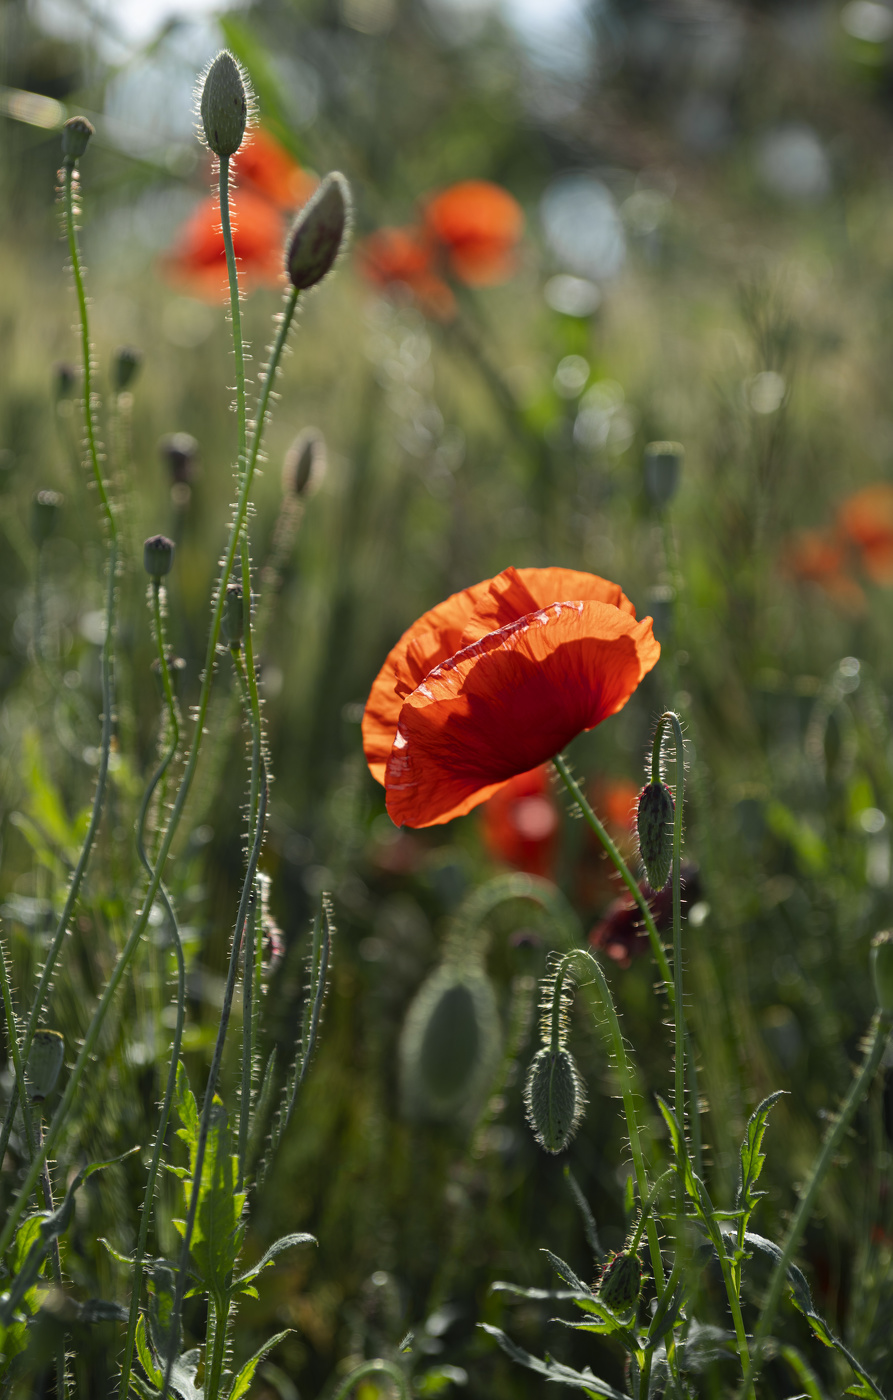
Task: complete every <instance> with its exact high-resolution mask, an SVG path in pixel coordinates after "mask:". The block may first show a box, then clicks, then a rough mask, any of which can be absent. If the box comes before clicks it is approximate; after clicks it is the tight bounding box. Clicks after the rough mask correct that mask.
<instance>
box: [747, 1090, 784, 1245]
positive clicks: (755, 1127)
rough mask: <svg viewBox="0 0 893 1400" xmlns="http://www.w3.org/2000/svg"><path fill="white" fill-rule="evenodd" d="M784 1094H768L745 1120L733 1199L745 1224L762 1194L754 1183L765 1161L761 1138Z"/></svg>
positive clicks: (781, 1092)
mask: <svg viewBox="0 0 893 1400" xmlns="http://www.w3.org/2000/svg"><path fill="white" fill-rule="evenodd" d="M784 1092H785V1091H784V1089H777V1090H776V1091H775V1093H774V1094H769V1096H768V1097H767V1098H765V1099H763V1102H762V1103H761V1104H758V1105H757V1107H756V1108H755V1109H754V1111H753V1113H752V1114H751V1115H750V1117H749V1118H748V1120H747V1127H746V1129H745V1132H744V1140H743V1142H742V1143H741V1152H740V1157H741V1174H740V1177H739V1180H738V1195H737V1197H736V1199H735V1204H736V1206H737V1207H738V1209H739V1210H740V1211H742V1212H743V1215H744V1221H745V1224H746V1223H747V1221H748V1219H749V1218H750V1216H751V1214H752V1213H753V1211H754V1208H755V1207H756V1205H757V1202H758V1201H759V1200H760V1198H761V1197H762V1195H763V1194H764V1193H763V1192H762V1191H757V1190H756V1183H757V1181H758V1180H759V1178H760V1173H761V1172H762V1170H763V1165H764V1163H765V1161H766V1154H765V1152H763V1150H762V1148H763V1138H764V1137H765V1134H766V1128H767V1126H768V1120H769V1113H770V1110H771V1109H772V1107H773V1105H774V1104H776V1103H777V1102H778V1100H779V1099H780V1098H781V1097H782V1095H783V1094H784Z"/></svg>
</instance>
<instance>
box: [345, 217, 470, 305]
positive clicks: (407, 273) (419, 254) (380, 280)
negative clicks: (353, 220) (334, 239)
mask: <svg viewBox="0 0 893 1400" xmlns="http://www.w3.org/2000/svg"><path fill="white" fill-rule="evenodd" d="M357 260H358V262H359V266H360V271H361V272H362V274H363V276H364V277H365V278H366V280H367V281H369V282H371V283H372V284H373V285H374V286H376V287H381V288H382V289H384V290H387V289H389V288H391V287H393V286H395V285H402V286H404V287H406V288H407V289H408V290H409V291H410V292H412V294H413V296H414V297H415V298H416V300H417V301H418V302H419V303H420V304H421V306H422V309H423V310H424V311H426V312H427V313H428V314H429V315H430V316H434V317H435V318H436V319H437V320H439V321H448V320H450V319H451V318H452V316H453V315H454V314H455V311H456V299H455V297H454V296H453V294H452V292H451V291H450V289H449V287H448V286H447V284H446V282H444V280H443V278H442V277H438V275H437V273H436V272H435V271H434V253H433V250H432V247H431V244H430V241H429V240H428V239H427V238H426V236H425V233H424V230H423V229H417V228H380V229H379V230H378V232H377V233H372V234H370V235H369V237H368V238H364V239H363V240H362V242H361V243H360V244H358V246H357Z"/></svg>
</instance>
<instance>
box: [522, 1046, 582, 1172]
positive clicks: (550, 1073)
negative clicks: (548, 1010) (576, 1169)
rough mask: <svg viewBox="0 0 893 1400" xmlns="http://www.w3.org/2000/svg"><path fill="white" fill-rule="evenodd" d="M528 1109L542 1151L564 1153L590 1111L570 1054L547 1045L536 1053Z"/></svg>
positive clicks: (529, 1078)
mask: <svg viewBox="0 0 893 1400" xmlns="http://www.w3.org/2000/svg"><path fill="white" fill-rule="evenodd" d="M524 1105H525V1107H526V1109H527V1118H528V1121H529V1123H530V1126H531V1127H532V1128H533V1132H534V1136H535V1137H536V1140H537V1142H538V1143H539V1145H540V1147H544V1148H545V1149H546V1151H547V1152H556V1153H557V1152H563V1151H564V1149H565V1148H566V1147H567V1145H568V1143H569V1142H570V1140H571V1138H572V1137H573V1135H574V1133H575V1132H576V1131H577V1127H578V1125H579V1123H580V1119H581V1118H582V1117H583V1109H584V1108H585V1107H586V1089H585V1086H584V1084H583V1080H582V1078H581V1076H580V1071H579V1070H578V1069H577V1066H576V1063H575V1062H574V1058H573V1056H572V1055H571V1053H570V1051H569V1050H565V1049H564V1048H563V1047H559V1049H557V1050H552V1049H550V1047H549V1046H548V1045H544V1046H543V1047H542V1049H540V1050H538V1051H537V1052H536V1054H535V1055H534V1057H533V1059H532V1060H531V1062H530V1069H529V1070H528V1071H527V1083H526V1084H525V1086H524Z"/></svg>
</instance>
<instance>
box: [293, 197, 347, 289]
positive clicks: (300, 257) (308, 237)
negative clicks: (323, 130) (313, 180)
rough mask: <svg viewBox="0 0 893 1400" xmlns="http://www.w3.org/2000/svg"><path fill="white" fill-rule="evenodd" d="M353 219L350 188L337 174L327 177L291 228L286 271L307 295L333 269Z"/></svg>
mask: <svg viewBox="0 0 893 1400" xmlns="http://www.w3.org/2000/svg"><path fill="white" fill-rule="evenodd" d="M349 219H350V186H349V185H348V183H347V181H346V180H345V178H344V176H343V175H341V174H340V173H339V172H338V171H337V170H336V171H333V172H332V174H330V175H327V176H326V177H325V179H324V180H323V181H322V183H321V184H320V186H319V188H318V189H317V191H316V193H315V194H314V195H313V197H312V198H311V199H309V200H308V201H307V203H306V204H305V205H304V207H303V209H302V210H301V211H300V213H299V214H298V217H297V218H296V219H295V222H294V224H293V226H292V231H291V233H290V234H289V237H288V243H287V244H286V248H285V271H286V273H287V274H288V280H289V281H290V282H291V284H292V286H293V287H294V288H295V289H296V290H297V291H299V292H305V291H307V290H308V288H310V287H315V286H316V284H317V283H318V282H321V281H322V279H323V278H324V277H325V275H326V273H327V272H330V271H331V269H332V267H333V266H334V263H335V259H336V258H337V257H338V254H339V253H340V251H341V247H342V244H343V243H344V235H345V231H346V229H347V225H348V221H349Z"/></svg>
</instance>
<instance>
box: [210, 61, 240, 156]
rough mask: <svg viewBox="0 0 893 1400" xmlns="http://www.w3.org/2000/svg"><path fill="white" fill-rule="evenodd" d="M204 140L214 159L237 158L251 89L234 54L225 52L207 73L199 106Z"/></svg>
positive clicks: (213, 62)
mask: <svg viewBox="0 0 893 1400" xmlns="http://www.w3.org/2000/svg"><path fill="white" fill-rule="evenodd" d="M199 107H200V111H201V118H202V128H203V130H204V133H205V140H206V141H207V143H208V145H209V146H210V147H211V150H212V151H213V152H214V154H215V156H221V157H227V156H234V155H235V154H236V151H237V150H238V149H239V147H240V146H241V144H242V139H243V137H244V135H245V128H246V126H247V125H248V89H247V86H246V83H245V78H244V76H243V74H242V70H241V68H240V67H239V65H238V63H237V62H236V60H235V59H234V58H233V56H232V54H231V53H230V52H229V51H228V50H227V49H223V50H222V51H221V52H220V53H219V54H218V55H217V57H216V58H215V59H214V60H213V61H212V63H211V66H210V68H209V69H208V71H207V73H206V74H205V81H204V85H203V87H202V95H201V101H200V104H199Z"/></svg>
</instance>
